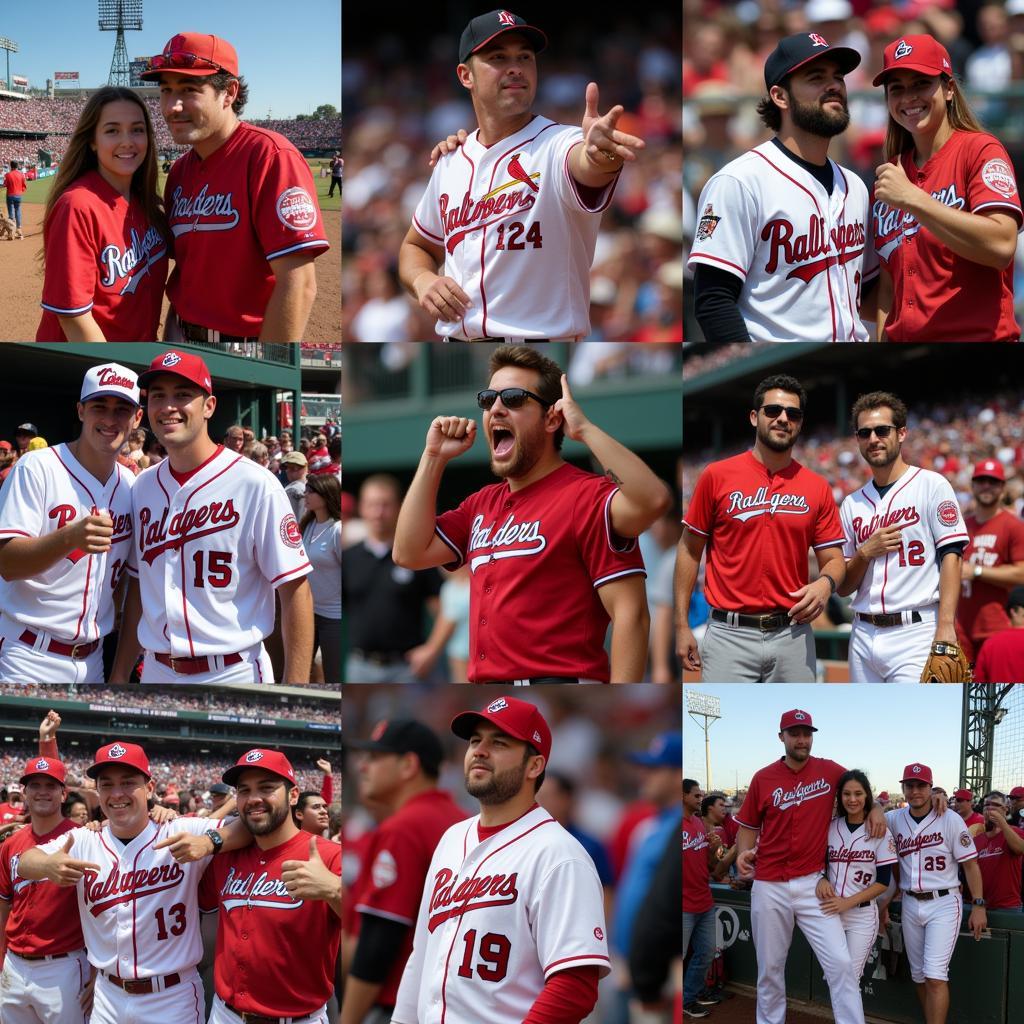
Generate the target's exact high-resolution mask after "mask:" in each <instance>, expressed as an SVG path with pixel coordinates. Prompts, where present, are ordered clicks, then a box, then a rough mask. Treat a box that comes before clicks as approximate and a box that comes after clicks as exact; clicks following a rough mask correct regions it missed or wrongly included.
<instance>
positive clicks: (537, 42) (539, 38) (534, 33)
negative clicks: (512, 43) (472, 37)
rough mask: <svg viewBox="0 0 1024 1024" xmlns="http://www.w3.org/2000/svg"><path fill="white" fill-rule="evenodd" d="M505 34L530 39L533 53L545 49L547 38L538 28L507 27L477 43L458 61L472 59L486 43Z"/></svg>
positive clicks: (525, 26) (531, 26) (523, 26)
mask: <svg viewBox="0 0 1024 1024" xmlns="http://www.w3.org/2000/svg"><path fill="white" fill-rule="evenodd" d="M506 32H521V33H522V34H523V35H524V36H526V37H527V38H528V39H531V40H532V41H533V44H534V46H533V52H534V53H541V52H542V51H543V50H546V49H547V45H548V37H547V36H546V35H545V34H544V33H543V32H542V31H541V30H540V29H539V28H537V27H536V26H534V25H509V27H508V28H503V29H501V30H500V31H498V32H495V33H494V34H493V35H489V36H488V37H487V38H486V39H484V40H483V41H482V42H479V43H477V44H476V46H474V47H473V49H472V50H470V51H469V53H467V54H466V56H465V57H462V58H460V59H461V60H463V61H464V60H465V59H466V57H472V56H473V54H474V53H477V52H479V51H480V50H482V49H483V48H484V47H485V46H486V45H487V44H488V43H490V42H492V41H493V40H495V39H497V38H498V36H501V35H504V34H505V33H506Z"/></svg>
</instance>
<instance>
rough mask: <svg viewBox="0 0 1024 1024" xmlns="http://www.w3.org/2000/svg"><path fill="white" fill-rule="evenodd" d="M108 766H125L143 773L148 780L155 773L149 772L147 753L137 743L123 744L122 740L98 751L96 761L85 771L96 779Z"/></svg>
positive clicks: (91, 777)
mask: <svg viewBox="0 0 1024 1024" xmlns="http://www.w3.org/2000/svg"><path fill="white" fill-rule="evenodd" d="M108 764H114V765H118V764H123V765H127V766H128V767H129V768H135V769H137V770H138V771H140V772H142V774H143V775H145V776H146V778H147V779H149V778H152V776H153V773H152V772H151V771H150V770H149V758H148V757H146V752H145V751H144V750H143V749H142V747H140V746H139V745H138V744H137V743H122V742H121V741H120V740H118V741H116V742H114V743H108V744H107V745H106V746H105V747H100V749H99V750H97V751H96V760H95V761H94V762H93V764H91V765H89V767H88V768H86V769H85V774H86V775H88V776H89V778H90V779H95V778H96V777H97V776H98V775H99V773H100V769H101V768H106V766H107V765H108Z"/></svg>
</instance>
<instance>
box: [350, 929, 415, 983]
mask: <svg viewBox="0 0 1024 1024" xmlns="http://www.w3.org/2000/svg"><path fill="white" fill-rule="evenodd" d="M360 918H361V924H360V927H359V942H358V944H357V945H356V952H355V956H353V957H352V969H351V970H350V971H349V974H351V975H352V977H353V978H359V980H360V981H367V982H369V983H370V984H371V985H383V984H384V982H385V981H387V978H388V974H389V973H390V972H391V968H392V967H393V966H394V963H395V961H396V960H397V959H398V955H399V953H400V952H401V951H402V942H403V941H404V939H405V936H406V934H407V933H408V931H409V925H407V924H402V922H401V921H389V920H388V919H387V918H386V917H378V916H377V915H376V914H361V915H360Z"/></svg>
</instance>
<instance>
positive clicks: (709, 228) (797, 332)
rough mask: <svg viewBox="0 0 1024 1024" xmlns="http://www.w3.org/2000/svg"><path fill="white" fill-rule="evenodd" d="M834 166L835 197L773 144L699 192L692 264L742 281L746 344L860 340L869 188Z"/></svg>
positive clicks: (870, 252)
mask: <svg viewBox="0 0 1024 1024" xmlns="http://www.w3.org/2000/svg"><path fill="white" fill-rule="evenodd" d="M830 163H831V164H832V174H833V178H834V183H833V186H832V194H831V195H827V194H826V192H825V189H824V186H823V185H822V184H821V182H820V181H818V180H817V179H816V178H815V177H814V176H813V175H812V174H811V173H810V172H809V171H808V170H806V169H805V168H804V167H801V166H800V164H798V163H797V162H796V161H795V160H791V159H790V158H789V157H788V156H786V154H785V153H783V152H782V151H781V150H780V149H779V148H778V146H776V145H775V143H774V142H772V141H770V140H769V141H768V142H763V143H762V144H761V145H760V146H757V147H755V148H754V149H752V150H750V151H749V152H747V153H744V154H743V156H740V157H737V158H736V159H735V160H733V161H731V162H730V163H728V164H726V165H725V167H723V168H722V169H721V170H720V171H717V172H716V173H715V174H713V175H712V176H711V178H709V179H708V182H707V184H706V185H705V186H704V188H703V189H702V190H701V194H700V202H699V203H698V210H699V213H700V220H699V221H698V224H697V235H696V238H695V239H694V243H693V247H692V248H691V250H690V258H689V266H691V267H692V266H694V265H695V264H698V263H703V264H705V265H707V266H709V267H717V268H719V269H720V270H727V271H729V272H730V273H731V274H735V275H736V276H737V277H738V278H739V279H740V280H741V281H743V289H742V290H741V291H740V298H739V311H740V313H741V315H742V316H743V319H744V320H745V321H746V324H747V331H748V332H749V334H750V339H751V341H867V340H868V331H867V328H866V327H865V326H864V323H863V321H862V320H861V318H860V314H859V313H858V311H857V307H858V305H859V303H860V292H861V286H862V285H863V283H864V282H865V281H867V280H870V279H871V278H873V277H874V276H876V275H877V273H878V257H877V255H876V254H875V251H874V246H873V245H872V244H870V243H871V240H870V237H869V230H870V223H871V222H870V218H869V217H868V190H867V188H866V187H865V185H864V183H863V182H862V181H861V180H860V178H858V177H857V175H856V174H854V173H853V172H852V171H848V170H846V169H845V168H843V167H840V166H839V164H837V163H835V161H830Z"/></svg>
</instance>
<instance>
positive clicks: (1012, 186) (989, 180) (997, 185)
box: [981, 158, 1017, 199]
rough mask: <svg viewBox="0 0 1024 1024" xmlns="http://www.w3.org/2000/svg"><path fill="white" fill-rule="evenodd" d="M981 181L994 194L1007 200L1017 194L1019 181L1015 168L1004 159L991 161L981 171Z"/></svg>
mask: <svg viewBox="0 0 1024 1024" xmlns="http://www.w3.org/2000/svg"><path fill="white" fill-rule="evenodd" d="M981 180H982V181H983V182H985V184H986V185H988V187H989V188H990V189H992V191H993V192H998V193H999V194H1000V195H1001V196H1003V197H1004V198H1006V199H1010V198H1012V197H1013V196H1015V195H1016V194H1017V179H1016V178H1015V177H1014V174H1013V168H1012V167H1011V166H1010V165H1009V164H1008V163H1007V162H1006V161H1005V160H1003V159H1001V158H997V159H995V160H989V161H988V162H987V163H986V164H985V166H984V167H982V169H981Z"/></svg>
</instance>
